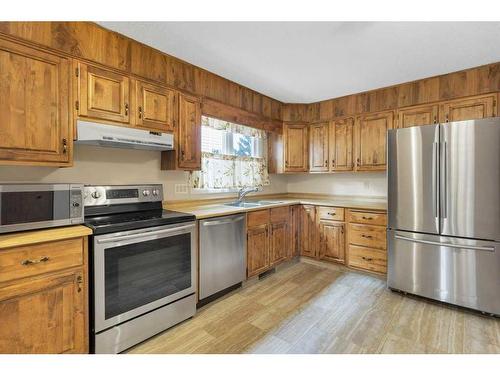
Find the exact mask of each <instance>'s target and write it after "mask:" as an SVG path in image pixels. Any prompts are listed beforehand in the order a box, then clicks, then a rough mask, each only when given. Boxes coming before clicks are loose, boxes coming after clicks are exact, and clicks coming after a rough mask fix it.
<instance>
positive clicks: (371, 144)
mask: <svg viewBox="0 0 500 375" xmlns="http://www.w3.org/2000/svg"><path fill="white" fill-rule="evenodd" d="M393 122H394V113H393V112H392V111H386V112H379V113H372V114H366V115H362V116H358V117H357V118H356V129H355V131H356V139H357V142H356V170H359V171H372V170H385V168H386V149H387V144H386V137H387V130H389V129H392V128H393Z"/></svg>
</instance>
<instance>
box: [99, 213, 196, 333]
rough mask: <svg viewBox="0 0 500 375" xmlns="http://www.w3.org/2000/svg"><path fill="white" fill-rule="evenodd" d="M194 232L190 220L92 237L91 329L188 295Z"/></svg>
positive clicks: (192, 276)
mask: <svg viewBox="0 0 500 375" xmlns="http://www.w3.org/2000/svg"><path fill="white" fill-rule="evenodd" d="M195 234H196V226H195V223H193V222H191V223H182V224H174V225H168V226H160V227H154V228H145V229H139V230H132V231H127V232H120V233H111V234H105V235H100V236H95V237H94V254H93V255H94V311H95V316H94V326H95V327H94V329H95V332H96V333H97V332H100V331H102V330H105V329H106V328H109V327H112V326H115V325H117V324H120V323H122V322H125V321H127V320H129V319H132V318H134V317H136V316H139V315H142V314H144V313H147V312H148V311H151V310H154V309H156V308H158V307H161V306H164V305H166V304H168V303H171V302H173V301H176V300H178V299H180V298H183V297H185V296H188V295H190V294H193V293H194V292H195V285H196V268H195V267H196V266H195V265H196V259H195V257H196V235H195Z"/></svg>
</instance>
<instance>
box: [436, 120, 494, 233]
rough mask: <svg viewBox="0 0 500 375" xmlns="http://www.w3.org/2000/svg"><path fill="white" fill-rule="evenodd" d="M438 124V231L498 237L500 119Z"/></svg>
mask: <svg viewBox="0 0 500 375" xmlns="http://www.w3.org/2000/svg"><path fill="white" fill-rule="evenodd" d="M441 127H442V141H441V198H440V199H441V226H442V232H441V233H442V234H443V235H449V236H455V237H465V238H476V239H484V240H496V241H498V240H500V230H499V228H500V189H499V186H500V148H499V147H498V145H499V144H500V119H499V118H492V119H484V120H472V121H461V122H451V123H447V124H443V125H441Z"/></svg>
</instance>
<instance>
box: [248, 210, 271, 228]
mask: <svg viewBox="0 0 500 375" xmlns="http://www.w3.org/2000/svg"><path fill="white" fill-rule="evenodd" d="M267 223H269V210H259V211H252V212H249V213H248V214H247V227H256V226H258V225H263V224H267Z"/></svg>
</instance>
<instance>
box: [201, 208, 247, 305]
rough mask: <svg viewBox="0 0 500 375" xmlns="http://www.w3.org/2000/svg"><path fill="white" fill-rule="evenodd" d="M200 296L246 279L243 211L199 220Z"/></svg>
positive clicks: (206, 295) (205, 296)
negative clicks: (237, 213)
mask: <svg viewBox="0 0 500 375" xmlns="http://www.w3.org/2000/svg"><path fill="white" fill-rule="evenodd" d="M199 233H200V257H199V259H200V265H199V267H200V290H199V299H200V300H201V299H204V298H207V297H209V296H211V295H213V294H215V293H217V292H220V291H222V290H224V289H226V288H229V287H231V286H233V285H235V284H238V283H240V282H242V281H243V280H245V277H246V220H245V214H239V215H230V216H223V217H217V218H213V219H206V220H200V232H199Z"/></svg>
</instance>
